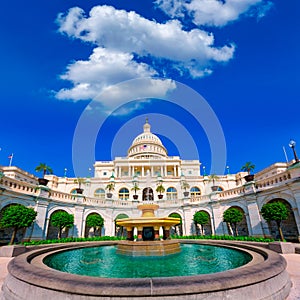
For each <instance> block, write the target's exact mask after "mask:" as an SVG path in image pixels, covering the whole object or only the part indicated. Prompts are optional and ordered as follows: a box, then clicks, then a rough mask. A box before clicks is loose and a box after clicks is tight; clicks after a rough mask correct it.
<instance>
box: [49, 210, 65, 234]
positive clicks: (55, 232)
mask: <svg viewBox="0 0 300 300" xmlns="http://www.w3.org/2000/svg"><path fill="white" fill-rule="evenodd" d="M58 211H64V212H66V213H69V212H68V211H67V210H66V209H62V208H56V209H53V210H52V212H51V214H50V215H49V218H48V228H47V235H46V239H47V240H53V239H57V237H58V231H59V230H58V228H57V227H54V226H53V225H51V222H50V220H51V216H52V215H53V214H54V213H56V212H58ZM68 235H69V228H64V229H63V231H62V235H61V237H62V238H66V237H68Z"/></svg>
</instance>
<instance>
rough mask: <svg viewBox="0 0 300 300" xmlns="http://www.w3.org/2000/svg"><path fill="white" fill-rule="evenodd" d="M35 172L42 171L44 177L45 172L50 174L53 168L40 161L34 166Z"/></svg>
mask: <svg viewBox="0 0 300 300" xmlns="http://www.w3.org/2000/svg"><path fill="white" fill-rule="evenodd" d="M35 171H36V172H43V177H45V175H46V174H52V173H53V170H52V168H50V167H49V166H47V165H46V164H45V163H40V164H39V165H38V166H37V167H36V168H35Z"/></svg>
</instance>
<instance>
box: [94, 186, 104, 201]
mask: <svg viewBox="0 0 300 300" xmlns="http://www.w3.org/2000/svg"><path fill="white" fill-rule="evenodd" d="M94 197H96V198H99V199H105V190H104V189H102V188H98V189H96V190H95V192H94Z"/></svg>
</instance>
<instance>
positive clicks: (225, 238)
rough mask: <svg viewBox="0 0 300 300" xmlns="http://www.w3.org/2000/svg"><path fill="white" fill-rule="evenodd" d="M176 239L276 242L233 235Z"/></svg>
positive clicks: (191, 236)
mask: <svg viewBox="0 0 300 300" xmlns="http://www.w3.org/2000/svg"><path fill="white" fill-rule="evenodd" d="M172 238H174V239H186V240H228V241H243V242H264V243H270V242H274V241H275V239H273V238H263V237H261V238H259V237H252V236H231V235H188V236H172Z"/></svg>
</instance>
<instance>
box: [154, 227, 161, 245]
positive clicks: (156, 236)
mask: <svg viewBox="0 0 300 300" xmlns="http://www.w3.org/2000/svg"><path fill="white" fill-rule="evenodd" d="M154 240H155V241H159V240H160V238H159V226H154Z"/></svg>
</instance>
